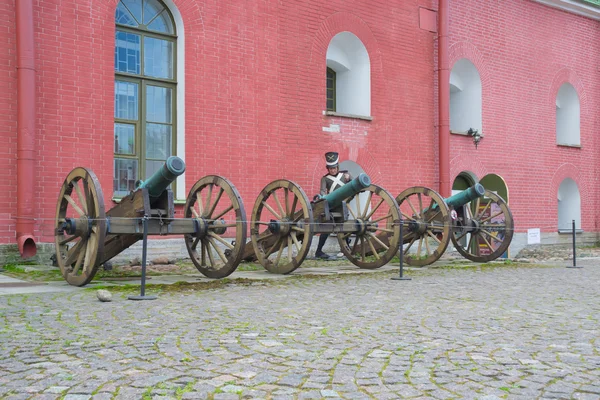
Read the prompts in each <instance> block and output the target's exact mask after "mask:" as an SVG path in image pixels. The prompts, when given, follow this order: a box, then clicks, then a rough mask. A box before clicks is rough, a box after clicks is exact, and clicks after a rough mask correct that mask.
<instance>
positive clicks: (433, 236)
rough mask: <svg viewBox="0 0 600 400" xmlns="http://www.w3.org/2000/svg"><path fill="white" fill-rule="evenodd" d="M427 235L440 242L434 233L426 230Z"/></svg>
mask: <svg viewBox="0 0 600 400" xmlns="http://www.w3.org/2000/svg"><path fill="white" fill-rule="evenodd" d="M427 235H428V236H429V237H430V238H432V239H433V240H435V241H436V242H437V243H438V244H440V243H442V242H441V241H440V239H438V238H437V237H436V236H435V235H433V234H432V233H431V232H429V231H427Z"/></svg>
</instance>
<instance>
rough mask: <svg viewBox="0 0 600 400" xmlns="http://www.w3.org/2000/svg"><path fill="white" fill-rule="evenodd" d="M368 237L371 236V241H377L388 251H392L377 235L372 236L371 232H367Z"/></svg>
mask: <svg viewBox="0 0 600 400" xmlns="http://www.w3.org/2000/svg"><path fill="white" fill-rule="evenodd" d="M367 235H369V236H370V237H371V239H373V240H374V241H376V242H377V243H378V244H379V245H380V246H381V247H383V248H384V249H385V250H386V251H387V250H389V249H390V247H389V246H388V245H387V244H385V243H383V242H382V241H381V240H379V238H378V237H377V236H376V235H374V234H372V233H371V232H367Z"/></svg>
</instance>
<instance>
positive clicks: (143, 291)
mask: <svg viewBox="0 0 600 400" xmlns="http://www.w3.org/2000/svg"><path fill="white" fill-rule="evenodd" d="M142 225H143V226H144V238H143V241H142V284H141V293H140V295H139V296H129V297H127V298H128V299H129V300H156V296H146V254H147V253H148V216H147V215H144V218H142Z"/></svg>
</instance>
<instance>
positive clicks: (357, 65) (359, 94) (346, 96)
mask: <svg viewBox="0 0 600 400" xmlns="http://www.w3.org/2000/svg"><path fill="white" fill-rule="evenodd" d="M326 57H327V89H328V90H327V101H326V110H327V111H335V112H336V113H340V114H351V115H358V116H370V115H371V61H370V59H369V53H367V49H366V47H365V45H364V44H363V43H362V42H361V41H360V39H359V38H358V37H356V35H354V34H353V33H350V32H340V33H338V34H337V35H335V36H334V37H333V39H331V42H330V43H329V47H328V48H327V56H326ZM330 96H333V97H332V101H331V100H330ZM332 108H333V109H332Z"/></svg>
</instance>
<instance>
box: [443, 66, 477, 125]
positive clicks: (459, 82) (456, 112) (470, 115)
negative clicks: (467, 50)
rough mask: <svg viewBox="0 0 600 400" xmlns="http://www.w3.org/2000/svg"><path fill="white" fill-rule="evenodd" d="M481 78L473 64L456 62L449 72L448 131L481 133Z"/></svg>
mask: <svg viewBox="0 0 600 400" xmlns="http://www.w3.org/2000/svg"><path fill="white" fill-rule="evenodd" d="M481 102H482V96H481V77H480V76H479V71H478V70H477V68H476V67H475V65H473V63H472V62H471V61H469V60H467V59H466V58H462V59H460V60H458V61H457V62H456V63H455V64H454V66H453V67H452V71H450V131H452V132H456V133H466V132H468V131H469V129H473V130H477V131H478V132H479V133H480V134H481V133H483V132H482V126H481V120H482V118H481Z"/></svg>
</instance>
